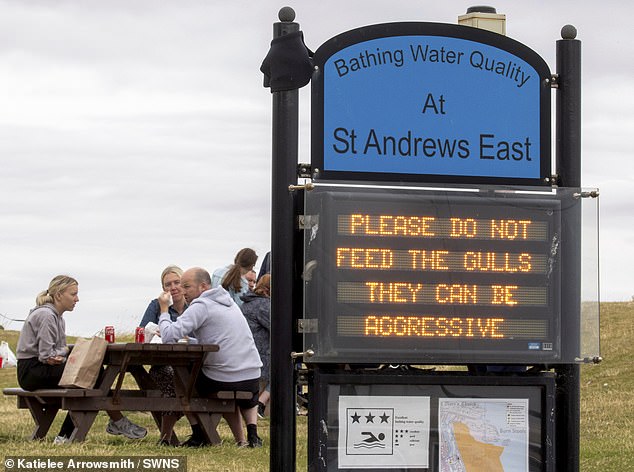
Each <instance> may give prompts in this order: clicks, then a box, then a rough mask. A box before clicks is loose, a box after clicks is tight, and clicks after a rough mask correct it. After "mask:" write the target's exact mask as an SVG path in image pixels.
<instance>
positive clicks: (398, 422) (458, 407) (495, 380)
mask: <svg viewBox="0 0 634 472" xmlns="http://www.w3.org/2000/svg"><path fill="white" fill-rule="evenodd" d="M416 370H417V369H412V370H409V371H406V372H399V373H390V372H389V369H388V371H379V372H377V373H366V374H360V373H357V374H354V373H351V372H349V371H333V370H332V369H331V370H330V372H329V373H323V371H322V370H321V369H320V368H319V367H318V366H317V367H316V368H315V371H314V375H313V376H314V382H315V383H314V385H313V386H311V388H314V389H315V390H316V391H319V392H320V393H321V394H320V395H319V396H318V397H317V398H316V399H315V401H311V402H310V407H309V408H310V410H309V415H308V418H309V431H308V435H309V451H310V453H309V457H312V458H313V459H312V461H311V459H309V470H312V471H315V472H327V471H338V472H343V471H359V470H363V471H383V470H390V471H408V472H419V471H420V472H464V471H469V472H480V471H482V472H485V471H486V472H491V471H513V472H519V471H522V472H551V471H554V470H555V464H554V441H552V438H553V437H554V436H553V435H554V430H555V424H554V416H553V415H550V414H548V412H550V411H552V409H553V408H554V402H555V381H554V374H551V373H542V374H540V375H531V376H507V377H499V376H498V377H492V376H475V375H461V374H455V373H454V374H451V373H448V372H443V373H429V372H428V373H426V375H421V372H420V371H418V372H416Z"/></svg>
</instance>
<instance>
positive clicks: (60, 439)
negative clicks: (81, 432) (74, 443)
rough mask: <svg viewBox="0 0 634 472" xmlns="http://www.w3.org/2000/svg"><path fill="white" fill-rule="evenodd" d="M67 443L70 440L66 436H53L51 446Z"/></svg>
mask: <svg viewBox="0 0 634 472" xmlns="http://www.w3.org/2000/svg"><path fill="white" fill-rule="evenodd" d="M69 442H70V439H69V438H67V437H66V436H55V439H53V444H68V443H69Z"/></svg>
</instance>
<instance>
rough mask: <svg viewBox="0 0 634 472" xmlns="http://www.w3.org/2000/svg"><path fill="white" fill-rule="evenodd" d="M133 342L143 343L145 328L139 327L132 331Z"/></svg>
mask: <svg viewBox="0 0 634 472" xmlns="http://www.w3.org/2000/svg"><path fill="white" fill-rule="evenodd" d="M134 342H135V343H144V342H145V328H142V327H141V326H139V327H138V328H137V329H135V330H134Z"/></svg>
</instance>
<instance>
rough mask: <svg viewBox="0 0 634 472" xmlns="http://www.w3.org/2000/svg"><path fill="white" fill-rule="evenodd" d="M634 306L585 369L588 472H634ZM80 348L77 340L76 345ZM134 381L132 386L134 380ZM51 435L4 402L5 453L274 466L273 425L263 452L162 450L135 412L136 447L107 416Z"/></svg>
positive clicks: (234, 468)
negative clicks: (71, 440) (82, 431)
mask: <svg viewBox="0 0 634 472" xmlns="http://www.w3.org/2000/svg"><path fill="white" fill-rule="evenodd" d="M633 316H634V303H605V304H602V305H601V354H602V356H603V357H604V359H605V360H604V361H603V362H602V363H601V364H598V365H586V366H583V367H582V369H581V439H580V447H581V454H580V462H581V470H582V471H583V472H622V471H629V470H634V393H633V392H634V363H633V361H632V357H633V354H634V347H633V343H632V339H633V337H634V336H633V335H634V323H632V317H633ZM17 337H18V333H17V332H15V331H4V330H0V340H4V341H7V342H8V343H9V345H10V346H11V348H12V349H13V350H14V351H15V346H16V343H17ZM121 340H124V339H121ZM69 342H72V340H69ZM126 382H131V381H130V380H127V379H126ZM16 385H17V381H16V378H15V369H0V387H2V388H4V387H9V386H16ZM58 416H59V418H58V419H56V422H55V424H54V425H53V426H52V428H51V432H50V433H49V437H48V438H47V439H46V440H44V441H35V442H30V441H27V439H26V438H28V437H29V436H30V434H31V431H32V428H33V423H32V420H31V416H30V414H29V412H28V411H27V410H18V409H16V407H15V398H14V397H4V396H0V448H1V449H2V451H3V455H43V456H51V455H77V456H152V457H156V456H170V455H171V456H178V455H187V457H188V471H189V472H196V471H210V470H214V471H231V472H243V471H258V472H259V471H262V470H267V469H268V465H269V451H270V449H269V444H270V443H269V430H268V427H269V421H268V420H267V419H265V420H262V421H261V422H260V425H259V428H260V435H261V436H262V437H263V438H264V444H265V446H264V447H263V448H261V449H254V450H253V449H237V448H236V447H235V446H234V445H233V438H232V436H231V432H230V431H229V429H228V427H227V426H226V424H225V423H224V422H222V423H221V425H220V428H219V433H220V436H221V437H222V439H223V444H222V445H221V446H216V447H212V448H204V449H198V450H189V449H187V450H185V449H180V448H178V449H176V448H163V447H158V446H156V445H155V444H156V442H157V441H158V431H157V429H156V428H155V427H154V424H153V421H152V418H151V416H150V415H149V414H147V413H130V414H129V417H130V418H131V419H132V420H133V421H135V422H137V423H139V424H142V425H144V426H146V427H148V431H149V434H148V436H147V437H146V438H145V439H143V440H141V441H130V440H127V439H123V438H121V437H115V436H111V435H109V434H107V433H106V432H105V425H106V422H107V416H106V415H105V413H100V414H99V415H98V417H97V421H96V422H95V425H94V426H93V428H92V429H91V431H90V433H89V434H88V437H87V439H86V441H85V442H83V443H80V444H70V445H63V446H53V444H52V442H51V441H52V436H53V434H54V433H55V432H57V431H58V429H59V426H60V424H61V421H62V417H63V415H58ZM306 423H307V422H306V417H298V424H297V451H298V458H297V464H298V465H297V470H298V471H305V470H306V469H307V467H306V463H307V452H306V438H307V424H306ZM176 432H177V434H178V435H179V437H181V438H186V437H187V436H188V434H189V426H188V425H187V423H186V421H185V420H181V421H179V423H178V424H177V427H176Z"/></svg>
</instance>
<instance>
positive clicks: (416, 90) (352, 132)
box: [313, 23, 550, 183]
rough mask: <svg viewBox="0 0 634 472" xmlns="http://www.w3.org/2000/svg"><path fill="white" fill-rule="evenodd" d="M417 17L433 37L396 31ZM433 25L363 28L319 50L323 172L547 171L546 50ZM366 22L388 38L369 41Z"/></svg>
mask: <svg viewBox="0 0 634 472" xmlns="http://www.w3.org/2000/svg"><path fill="white" fill-rule="evenodd" d="M403 25H404V26H403ZM416 25H418V28H416V29H417V30H420V29H422V30H428V29H432V30H434V31H433V32H434V33H435V34H397V33H400V32H402V30H405V31H411V30H412V28H413V27H414V26H416ZM430 25H432V24H426V23H419V24H411V23H405V24H398V23H396V24H391V25H382V26H383V29H382V30H380V31H379V30H377V27H378V26H381V25H376V26H375V27H367V28H362V29H360V30H354V31H352V32H348V33H344V35H342V36H341V37H336V38H333V39H332V40H331V41H330V42H327V43H326V44H325V45H324V46H322V48H323V49H324V51H323V52H322V48H320V50H319V51H318V52H317V55H316V62H317V66H318V68H319V73H318V74H317V77H314V78H313V87H317V88H318V89H317V90H316V91H315V89H314V95H313V98H314V100H313V106H314V107H315V113H317V115H316V119H314V120H313V121H314V122H317V123H318V128H319V134H317V133H314V134H313V141H314V143H313V144H314V145H315V144H316V146H315V147H314V148H313V150H314V155H313V166H314V167H317V168H318V169H319V172H320V173H319V176H318V178H328V177H333V178H341V177H345V178H348V179H349V178H353V179H354V178H364V179H367V178H370V179H378V180H398V179H400V178H402V177H403V176H410V177H411V176H415V178H417V179H419V180H421V177H422V176H426V180H430V181H433V180H437V179H436V177H439V176H440V177H444V179H440V180H444V181H447V178H453V177H457V178H458V180H466V181H469V180H471V181H483V182H487V181H488V182H490V181H499V180H504V181H508V180H510V181H513V182H526V183H536V182H539V181H542V180H543V178H544V177H547V176H549V175H550V130H549V128H550V115H549V113H545V112H544V107H545V106H547V107H549V106H550V100H549V93H547V92H549V90H550V84H549V83H548V79H549V78H550V73H549V72H548V68H547V67H546V66H545V64H544V63H543V61H542V60H541V58H539V56H537V55H536V54H534V53H532V54H527V53H526V51H525V50H524V48H522V47H520V46H521V45H519V43H517V42H515V41H513V40H511V39H509V38H506V37H504V36H501V35H497V34H494V33H489V32H485V31H481V30H477V29H475V28H468V27H461V26H455V25H433V27H430ZM434 27H435V28H434ZM368 28H369V29H370V31H369V33H373V32H374V35H381V34H383V36H380V37H375V38H372V39H366V38H367V37H368V36H372V34H370V35H368V34H365V35H364V34H362V33H363V32H364V31H365V32H367V31H366V30H367V29H368ZM439 28H440V30H441V31H440V32H441V33H445V35H439V34H438V32H439V31H437V30H438V29H439ZM386 32H387V34H385V33H386ZM458 33H459V34H458ZM346 35H347V36H346ZM471 36H474V37H475V38H470V37H471ZM358 39H362V40H359V41H357V40H358ZM476 39H477V40H476ZM484 41H486V42H484ZM331 42H332V43H331ZM492 43H494V44H492ZM495 43H497V44H495ZM525 49H527V48H525ZM528 51H530V50H528ZM320 52H321V54H320ZM536 58H537V60H536ZM320 62H321V63H320ZM315 98H316V100H315ZM322 125H323V128H322ZM315 141H317V142H315ZM315 154H317V155H315ZM406 180H407V179H406ZM409 180H411V179H409Z"/></svg>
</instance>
